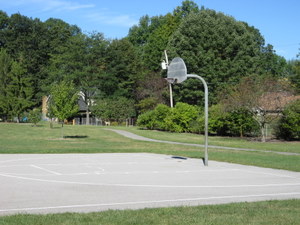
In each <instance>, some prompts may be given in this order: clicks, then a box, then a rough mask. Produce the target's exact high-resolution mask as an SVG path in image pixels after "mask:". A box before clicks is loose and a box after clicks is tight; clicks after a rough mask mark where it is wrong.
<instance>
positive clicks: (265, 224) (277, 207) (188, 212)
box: [0, 200, 300, 225]
mask: <svg viewBox="0 0 300 225" xmlns="http://www.w3.org/2000/svg"><path fill="white" fill-rule="evenodd" d="M299 221H300V200H286V201H265V202H254V203H234V204H224V205H213V206H197V207H172V208H158V209H142V210H122V211H121V210H114V211H112V210H110V211H105V212H98V213H86V214H84V213H63V214H48V215H13V216H4V217H0V225H2V224H3V225H4V224H5V225H16V224H18V225H28V224H30V225H35V224H43V225H54V224H63V225H81V224H89V225H94V224H95V225H96V224H97V225H99V224H105V225H113V224H118V225H119V224H122V225H126V224H128V225H135V224H136V225H146V224H147V225H148V224H149V225H150V224H153V225H160V224H170V225H176V224H178V225H185V224H186V225H192V224H197V225H201V224H205V225H226V224H230V225H231V224H232V225H233V224H234V225H235V224H236V225H249V224H251V225H256V224H257V225H258V224H259V225H270V224H272V225H299Z"/></svg>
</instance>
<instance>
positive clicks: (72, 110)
mask: <svg viewBox="0 0 300 225" xmlns="http://www.w3.org/2000/svg"><path fill="white" fill-rule="evenodd" d="M49 108H50V111H51V113H52V114H53V116H55V117H57V118H58V119H59V121H61V122H62V127H63V124H64V120H66V119H68V118H70V117H72V116H74V115H75V114H76V113H78V91H77V90H76V88H75V86H74V84H73V82H69V81H61V82H60V83H58V84H53V85H52V87H51V91H50V105H49Z"/></svg>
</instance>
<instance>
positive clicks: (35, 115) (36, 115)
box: [28, 108, 42, 126]
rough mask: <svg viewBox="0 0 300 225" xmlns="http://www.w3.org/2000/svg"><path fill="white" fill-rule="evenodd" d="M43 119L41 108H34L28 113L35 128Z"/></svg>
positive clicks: (29, 119)
mask: <svg viewBox="0 0 300 225" xmlns="http://www.w3.org/2000/svg"><path fill="white" fill-rule="evenodd" d="M41 119H42V112H41V110H40V109H39V108H34V109H32V110H30V111H29V113H28V121H29V122H30V123H33V125H34V126H37V124H38V122H40V121H41Z"/></svg>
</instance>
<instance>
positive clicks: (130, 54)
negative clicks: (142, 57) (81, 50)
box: [106, 39, 139, 98]
mask: <svg viewBox="0 0 300 225" xmlns="http://www.w3.org/2000/svg"><path fill="white" fill-rule="evenodd" d="M137 65H138V62H137V56H136V52H135V50H134V47H133V45H132V44H131V43H130V42H129V41H128V39H121V40H113V41H112V42H111V43H110V45H109V47H108V49H107V55H106V72H107V73H108V74H110V76H113V77H115V80H116V82H117V83H116V85H115V87H116V89H115V90H110V91H111V92H110V95H115V96H123V97H126V98H133V97H134V90H135V89H136V84H137V81H138V80H139V74H138V73H137V70H138V67H137Z"/></svg>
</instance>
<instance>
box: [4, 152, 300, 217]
mask: <svg viewBox="0 0 300 225" xmlns="http://www.w3.org/2000/svg"><path fill="white" fill-rule="evenodd" d="M0 183H1V185H0V196H1V198H0V215H8V214H17V213H62V212H95V211H102V210H108V209H138V208H149V207H170V206H182V205H185V206H191V205H205V204H223V203H230V202H244V201H262V200H273V199H293V198H298V199H299V198H300V173H297V172H290V171H284V170H274V169H267V168H259V167H252V166H242V165H238V164H230V163H221V162H215V161H209V166H208V167H206V166H204V165H203V161H202V160H200V159H191V158H181V157H176V156H169V155H159V154H147V153H134V154H130V153H124V154H123V153H116V154H49V155H47V154H33V155H31V154H24V155H21V154H1V155H0Z"/></svg>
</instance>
